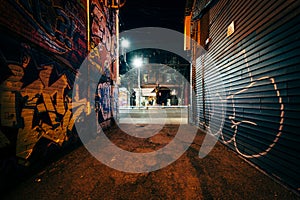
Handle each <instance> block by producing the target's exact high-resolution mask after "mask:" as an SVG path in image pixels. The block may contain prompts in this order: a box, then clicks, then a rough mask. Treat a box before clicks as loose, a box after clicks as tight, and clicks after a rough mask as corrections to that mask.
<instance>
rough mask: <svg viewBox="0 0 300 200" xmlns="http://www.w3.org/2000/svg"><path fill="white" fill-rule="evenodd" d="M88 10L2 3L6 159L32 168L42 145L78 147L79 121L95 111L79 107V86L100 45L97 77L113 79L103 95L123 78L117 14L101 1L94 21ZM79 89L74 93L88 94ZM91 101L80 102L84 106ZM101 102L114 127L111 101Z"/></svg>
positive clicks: (0, 86) (56, 0)
mask: <svg viewBox="0 0 300 200" xmlns="http://www.w3.org/2000/svg"><path fill="white" fill-rule="evenodd" d="M87 10H88V9H87V3H86V1H72V0H68V1H62V0H45V1H23V0H8V1H3V2H1V5H0V13H1V14H0V30H1V32H0V47H1V49H0V62H1V63H0V64H1V66H0V74H1V77H0V116H1V118H0V119H1V120H0V138H1V142H0V152H1V155H3V156H4V155H6V156H7V155H11V152H13V154H14V155H17V157H18V158H20V159H21V160H22V159H24V160H25V161H26V160H28V159H29V158H30V157H31V156H32V155H33V154H34V151H35V150H37V151H39V145H40V143H41V141H43V142H42V143H43V146H46V147H45V148H47V147H49V146H52V145H54V146H57V147H58V148H59V147H61V146H63V145H65V144H66V145H68V144H69V143H71V142H72V140H74V139H76V138H74V137H76V136H74V132H73V129H74V118H76V117H78V116H80V115H82V114H83V113H85V115H86V114H87V113H88V111H87V109H86V108H84V107H82V103H81V104H80V103H79V104H78V105H81V106H79V107H76V105H75V104H73V107H72V90H73V87H75V86H74V80H75V78H76V73H77V71H78V70H79V68H80V66H81V63H82V62H83V61H84V59H85V58H86V56H87V55H88V52H89V50H90V49H92V48H94V47H96V46H97V45H98V48H99V49H100V48H101V49H103V50H101V52H100V51H98V52H100V53H99V54H97V55H93V56H94V57H95V60H97V61H98V62H96V64H97V66H96V67H95V66H92V67H94V68H97V70H96V71H95V70H93V72H94V73H99V74H103V76H105V77H106V79H105V80H106V81H105V83H104V82H101V83H100V84H102V85H105V87H101V91H100V92H102V94H105V96H106V97H108V98H110V97H111V95H112V93H113V92H112V80H115V77H116V75H115V72H116V70H115V68H116V65H115V55H116V38H115V37H116V28H115V24H116V12H115V10H113V9H109V8H107V7H106V6H104V5H103V4H102V3H101V1H90V8H89V11H90V13H89V15H88V13H87ZM88 16H89V18H90V21H89V24H88ZM88 27H89V29H88ZM88 30H90V32H89V33H88ZM88 34H89V35H88ZM88 36H89V37H88ZM88 38H90V40H88ZM88 42H90V43H89V44H88ZM102 47H103V48H102ZM76 87H77V88H76V90H74V91H75V92H77V89H78V90H86V89H85V88H79V87H78V86H76ZM102 88H103V89H102ZM96 89H97V88H94V92H95V91H96ZM86 95H87V94H83V95H82V93H81V96H77V97H76V98H74V99H76V101H78V102H84V101H86V99H87V97H86ZM90 95H92V96H93V97H94V93H93V94H90ZM75 96H76V95H75ZM103 96H104V95H103ZM74 99H73V100H74ZM100 101H101V102H103V101H105V102H106V105H105V107H103V106H102V107H101V106H100V107H99V109H98V111H99V113H100V112H101V113H105V114H106V116H104V120H105V121H108V120H110V119H111V117H112V104H111V102H110V99H108V100H107V99H105V100H103V99H101V98H100ZM73 103H74V102H73ZM92 109H93V108H91V110H92ZM92 111H93V110H92ZM101 123H102V122H101ZM104 125H107V124H104ZM45 141H47V142H45ZM42 148H44V147H42ZM1 159H2V157H1Z"/></svg>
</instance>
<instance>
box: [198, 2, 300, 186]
mask: <svg viewBox="0 0 300 200" xmlns="http://www.w3.org/2000/svg"><path fill="white" fill-rule="evenodd" d="M198 2H202V4H201V3H199V4H196V5H198V8H199V9H198V11H197V13H196V12H195V13H194V16H193V17H194V28H193V30H194V33H200V37H202V38H201V39H200V40H199V38H196V36H197V34H195V35H194V38H195V40H197V41H199V42H201V41H202V42H201V45H202V46H203V47H205V49H206V50H207V52H206V53H204V54H201V55H200V56H198V57H197V56H195V77H194V79H195V80H196V91H197V94H198V95H197V107H198V109H199V110H198V118H199V121H200V126H201V127H202V128H206V129H210V130H214V133H215V134H216V135H218V134H219V135H220V137H219V140H220V141H221V142H223V143H224V144H226V145H228V146H229V147H230V148H232V149H233V150H235V151H236V152H237V153H238V154H240V155H242V156H243V157H245V158H247V159H248V160H250V161H251V162H253V163H255V164H256V165H257V166H259V167H260V168H261V169H263V170H264V171H266V172H267V173H268V174H270V175H272V176H274V177H276V178H278V179H279V180H281V181H282V182H284V183H286V184H288V185H289V186H291V187H293V188H294V189H296V190H298V191H299V188H300V182H299V180H300V175H299V168H300V163H299V159H300V157H299V152H300V148H299V142H300V137H299V128H300V125H299V121H300V115H299V113H300V106H299V105H300V68H299V65H300V51H299V47H300V42H299V41H300V40H299V31H300V26H299V22H300V17H299V13H300V2H299V1H284V0H274V1H250V0H249V1H238V0H220V1H212V2H213V3H216V4H215V5H214V6H211V8H210V7H209V6H208V7H206V9H205V5H207V4H205V3H206V2H208V1H198ZM203 2H204V3H203ZM201 5H202V8H201ZM207 8H209V9H207ZM201 10H204V11H206V12H201ZM199 14H201V16H200V15H199ZM197 17H198V19H197ZM197 20H200V21H201V23H200V26H196V24H197ZM232 22H233V24H234V31H233V33H232V31H231V30H233V29H231V28H232V27H233V26H231V28H230V27H229V26H230V24H231V23H232ZM205 23H208V26H205V25H203V26H201V24H205ZM230 33H231V34H230ZM198 36H199V34H198ZM203 37H205V38H203ZM208 38H210V39H211V42H210V43H209V44H205V42H203V41H209V40H206V39H208ZM196 59H197V60H196ZM203 105H204V106H203ZM220 116H224V119H223V118H222V119H223V121H220V120H214V118H216V117H220ZM223 123H224V126H223V127H222V126H220V125H221V124H223Z"/></svg>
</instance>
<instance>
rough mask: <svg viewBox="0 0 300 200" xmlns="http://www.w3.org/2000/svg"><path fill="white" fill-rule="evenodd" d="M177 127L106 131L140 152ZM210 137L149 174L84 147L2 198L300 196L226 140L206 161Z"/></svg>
mask: <svg viewBox="0 0 300 200" xmlns="http://www.w3.org/2000/svg"><path fill="white" fill-rule="evenodd" d="M142 127H143V126H140V127H139V126H135V127H129V128H132V129H139V128H142ZM127 128H128V127H127ZM177 130H178V126H176V125H166V126H164V127H163V128H162V129H161V130H160V132H159V133H158V134H156V135H154V136H152V137H150V138H147V139H141V138H136V137H133V136H130V135H128V134H125V133H124V132H122V131H121V130H120V129H118V128H117V127H114V128H111V129H110V130H108V131H106V135H107V136H108V137H109V138H110V140H111V141H112V142H113V143H114V144H116V145H118V146H119V147H121V148H123V149H124V150H127V151H131V152H136V153H140V152H152V151H154V150H158V149H160V148H162V147H164V146H165V145H167V144H168V143H169V142H170V141H172V139H173V138H174V136H175V135H176V133H177ZM187 130H188V127H187ZM204 136H205V135H204V133H202V132H200V131H198V133H197V135H196V137H195V139H194V142H193V143H192V145H191V146H190V147H189V148H188V150H187V151H186V152H185V153H184V154H183V155H182V156H181V157H180V158H179V159H177V160H176V161H175V162H173V163H172V164H171V165H169V166H167V167H164V168H162V169H159V170H157V171H153V172H148V173H126V172H121V171H117V170H115V169H112V168H110V167H108V166H106V165H104V164H102V163H101V162H99V161H98V160H97V159H95V158H94V157H93V156H92V155H91V154H90V153H89V152H88V151H87V150H86V148H85V147H84V146H80V147H78V148H77V149H75V150H74V151H72V152H70V153H69V154H67V155H64V156H62V157H61V158H60V159H58V160H56V161H55V162H53V163H51V164H50V165H48V166H46V167H45V168H43V169H42V170H41V171H39V172H38V173H36V174H35V175H34V176H32V177H30V178H28V179H26V180H25V181H22V182H21V183H19V184H17V185H16V186H15V187H14V188H13V189H11V190H10V191H9V192H6V194H5V195H4V198H2V199H26V200H29V199H70V200H71V199H72V200H74V199H139V200H140V199H147V200H148V199H164V200H165V199H243V200H245V199H300V198H299V196H297V195H295V194H294V193H293V192H291V191H289V190H287V189H286V188H285V187H283V186H282V185H280V184H278V183H277V182H275V181H273V180H272V179H271V178H269V177H268V176H266V175H265V174H263V173H261V172H260V171H259V170H257V169H255V168H254V167H253V166H251V165H249V164H248V163H247V162H245V161H244V160H243V159H241V158H240V157H239V156H237V155H236V154H235V153H234V152H233V151H231V150H229V149H228V148H226V147H225V146H223V145H222V144H220V143H217V144H216V145H215V147H214V148H213V150H212V151H211V152H210V153H209V154H208V155H207V156H206V157H204V158H203V159H200V158H199V157H198V152H199V149H200V146H201V144H202V141H203V138H204ZM157 162H159V160H150V161H149V163H148V164H149V165H155V164H157ZM131 164H132V163H131Z"/></svg>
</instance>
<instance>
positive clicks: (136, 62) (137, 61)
mask: <svg viewBox="0 0 300 200" xmlns="http://www.w3.org/2000/svg"><path fill="white" fill-rule="evenodd" d="M142 65H143V59H142V58H135V59H134V60H133V66H134V67H135V68H140V67H141V66H142Z"/></svg>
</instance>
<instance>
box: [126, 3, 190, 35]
mask: <svg viewBox="0 0 300 200" xmlns="http://www.w3.org/2000/svg"><path fill="white" fill-rule="evenodd" d="M184 10H185V0H127V1H126V4H125V5H124V6H123V7H122V8H121V9H120V23H121V26H120V31H124V30H129V29H133V28H140V27H162V28H169V29H173V30H176V31H180V32H183V30H184V23H183V21H184Z"/></svg>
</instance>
